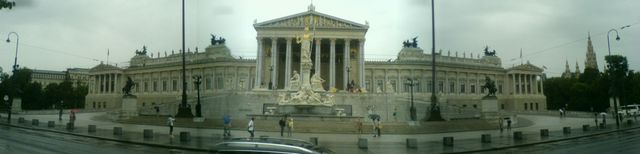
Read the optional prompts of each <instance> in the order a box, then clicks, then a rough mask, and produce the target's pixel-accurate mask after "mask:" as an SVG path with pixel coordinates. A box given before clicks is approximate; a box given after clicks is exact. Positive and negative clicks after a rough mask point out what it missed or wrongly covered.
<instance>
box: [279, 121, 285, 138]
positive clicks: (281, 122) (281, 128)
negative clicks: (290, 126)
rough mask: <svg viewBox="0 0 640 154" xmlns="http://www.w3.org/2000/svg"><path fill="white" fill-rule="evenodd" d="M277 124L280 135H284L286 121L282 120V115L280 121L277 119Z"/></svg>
mask: <svg viewBox="0 0 640 154" xmlns="http://www.w3.org/2000/svg"><path fill="white" fill-rule="evenodd" d="M278 125H280V137H283V136H284V127H285V126H286V122H285V121H284V117H283V118H280V121H278Z"/></svg>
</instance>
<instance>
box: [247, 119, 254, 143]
mask: <svg viewBox="0 0 640 154" xmlns="http://www.w3.org/2000/svg"><path fill="white" fill-rule="evenodd" d="M253 119H254V118H253V117H252V118H251V121H249V124H247V131H249V134H251V138H253V132H254V130H255V128H254V126H253Z"/></svg>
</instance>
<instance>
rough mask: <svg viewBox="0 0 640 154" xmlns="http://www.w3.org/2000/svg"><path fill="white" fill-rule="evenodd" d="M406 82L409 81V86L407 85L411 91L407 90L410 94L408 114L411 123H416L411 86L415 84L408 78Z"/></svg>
mask: <svg viewBox="0 0 640 154" xmlns="http://www.w3.org/2000/svg"><path fill="white" fill-rule="evenodd" d="M407 80H408V81H409V84H407V85H409V87H410V88H411V90H409V91H410V92H411V107H409V113H410V116H411V121H416V119H417V116H416V107H415V106H413V86H415V85H416V84H415V83H413V81H414V80H413V79H411V78H408V79H407Z"/></svg>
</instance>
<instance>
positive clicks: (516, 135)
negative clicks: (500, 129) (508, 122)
mask: <svg viewBox="0 0 640 154" xmlns="http://www.w3.org/2000/svg"><path fill="white" fill-rule="evenodd" d="M513 139H514V140H522V139H524V136H523V135H522V132H521V131H515V132H513Z"/></svg>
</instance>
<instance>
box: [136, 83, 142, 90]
mask: <svg viewBox="0 0 640 154" xmlns="http://www.w3.org/2000/svg"><path fill="white" fill-rule="evenodd" d="M135 85H136V86H135V87H136V92H141V91H140V84H138V83H135Z"/></svg>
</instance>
